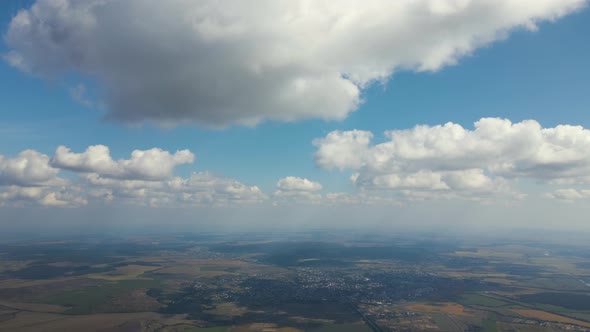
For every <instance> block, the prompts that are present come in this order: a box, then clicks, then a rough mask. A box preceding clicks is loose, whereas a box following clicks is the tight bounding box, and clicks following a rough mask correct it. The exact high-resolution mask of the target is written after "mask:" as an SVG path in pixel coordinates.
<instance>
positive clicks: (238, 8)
mask: <svg viewBox="0 0 590 332" xmlns="http://www.w3.org/2000/svg"><path fill="white" fill-rule="evenodd" d="M586 2H587V1H586V0H479V1H469V0H418V1H389V0H368V1H367V0H365V1H360V0H344V1H308V0H260V1H257V2H256V3H252V2H245V1H215V0H203V1H189V0H169V1H156V0H148V1H145V0H127V1H116V0H88V1H74V0H60V1H55V0H38V1H36V2H35V3H34V4H33V5H32V7H31V8H29V9H26V10H22V11H20V12H19V13H18V14H17V15H16V16H15V17H14V18H13V19H12V21H11V23H10V26H9V29H8V31H7V32H6V34H5V40H6V43H7V45H8V47H9V51H8V53H7V54H5V59H6V60H7V61H8V62H9V63H10V64H11V65H13V66H15V67H17V68H20V69H21V70H23V71H27V72H30V73H33V74H36V75H41V76H46V77H55V76H58V75H65V74H66V73H69V72H72V71H74V72H77V73H79V74H81V75H83V76H86V77H89V78H90V79H94V80H95V81H96V83H97V84H98V85H99V86H100V87H101V90H103V91H104V94H105V95H104V96H103V98H104V99H105V100H104V103H105V104H106V105H107V109H108V117H110V118H111V119H115V120H119V121H125V122H142V121H146V120H147V121H154V122H157V123H160V124H165V125H169V124H176V123H185V122H190V123H199V124H206V125H213V126H224V125H228V124H235V123H239V124H247V125H250V124H255V123H257V122H259V121H262V120H264V119H273V120H280V121H292V120H298V119H306V118H321V119H328V120H334V119H336V120H338V119H343V118H345V117H346V116H347V115H348V114H349V113H350V112H352V111H354V110H355V109H356V108H357V107H358V105H359V103H360V102H361V100H360V92H361V90H362V89H363V88H365V87H366V86H367V85H369V84H371V83H372V82H374V81H383V80H386V79H388V78H389V77H390V75H392V74H393V73H394V72H395V71H398V70H416V71H432V70H438V69H440V68H441V67H443V66H446V65H449V64H454V63H456V62H457V61H458V59H459V58H461V57H462V56H465V55H467V54H469V53H471V52H472V51H473V50H475V49H477V48H478V47H482V46H485V45H488V44H490V43H492V42H493V41H496V40H498V39H501V38H504V37H505V36H506V35H507V34H508V32H509V31H510V30H511V29H514V28H518V27H525V28H528V29H534V28H535V25H536V24H537V23H538V22H541V21H546V20H555V19H557V18H560V17H562V16H563V15H566V14H568V13H570V12H572V11H574V10H576V9H578V8H580V7H582V6H583V5H584V4H586ZM138 17H140V18H142V17H143V18H145V17H149V22H148V21H144V20H141V19H137V18H138ZM74 92H75V93H77V92H80V91H74ZM82 92H83V91H82ZM76 95H79V93H78V94H76Z"/></svg>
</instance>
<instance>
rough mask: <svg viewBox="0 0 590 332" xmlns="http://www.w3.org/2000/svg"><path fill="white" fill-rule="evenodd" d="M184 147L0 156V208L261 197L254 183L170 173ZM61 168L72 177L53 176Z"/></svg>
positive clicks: (183, 160)
mask: <svg viewBox="0 0 590 332" xmlns="http://www.w3.org/2000/svg"><path fill="white" fill-rule="evenodd" d="M194 158H195V156H194V154H193V153H192V152H190V151H189V150H180V151H177V152H175V153H170V152H168V151H164V150H162V149H159V148H153V149H149V150H134V151H133V152H132V153H131V158H129V159H120V160H114V159H113V158H112V157H111V155H110V151H109V148H108V147H106V146H104V145H94V146H89V147H88V148H87V149H86V151H84V152H82V153H74V152H71V151H70V149H69V148H67V147H65V146H59V147H58V148H57V149H56V151H55V154H54V155H53V156H52V157H49V156H47V155H45V154H42V153H39V152H37V151H34V150H26V151H23V152H21V153H20V154H19V155H18V156H16V157H14V158H7V157H4V156H2V155H0V206H4V205H11V206H29V205H42V206H79V205H86V204H89V203H96V204H102V203H111V202H115V203H119V204H134V205H148V206H183V205H186V206H195V205H208V206H215V205H229V204H243V203H256V202H260V201H262V200H264V199H266V198H267V196H266V195H265V194H264V193H263V192H262V191H261V190H260V189H259V188H258V187H256V186H249V185H245V184H243V183H241V182H239V181H237V180H234V179H231V178H225V177H219V176H215V175H213V174H210V173H192V174H191V175H190V176H189V177H187V178H182V177H179V176H175V175H174V169H175V167H176V166H178V165H181V164H187V163H192V162H193V161H194ZM61 170H67V171H71V172H74V173H76V174H77V175H78V176H77V177H75V178H68V179H66V178H62V177H59V172H60V171H61Z"/></svg>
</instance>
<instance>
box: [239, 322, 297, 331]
mask: <svg viewBox="0 0 590 332" xmlns="http://www.w3.org/2000/svg"><path fill="white" fill-rule="evenodd" d="M231 332H303V330H300V329H296V328H293V327H278V326H277V325H276V324H271V323H254V324H248V325H240V326H236V327H233V328H232V329H231Z"/></svg>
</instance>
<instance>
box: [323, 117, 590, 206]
mask: <svg viewBox="0 0 590 332" xmlns="http://www.w3.org/2000/svg"><path fill="white" fill-rule="evenodd" d="M385 136H386V138H387V139H388V140H387V141H386V142H384V143H380V144H375V145H370V142H369V140H370V138H371V137H372V135H371V133H370V132H364V131H349V132H340V131H335V132H331V133H329V134H328V135H327V136H326V137H325V138H321V139H316V140H315V141H314V144H315V146H316V147H317V151H316V155H315V157H316V162H317V163H318V165H320V166H321V167H324V168H326V169H332V168H340V169H343V168H348V169H353V170H355V171H356V172H355V173H354V174H353V175H352V177H351V180H352V181H353V183H354V184H355V185H356V186H358V187H360V188H363V189H393V190H399V191H404V190H407V191H408V192H410V193H412V192H413V193H414V194H415V192H416V191H440V192H443V193H444V192H452V193H461V192H463V193H465V194H466V195H467V196H470V195H472V194H474V193H478V194H485V193H496V192H511V191H510V188H509V186H508V180H509V179H513V178H530V179H536V180H541V181H546V182H552V183H583V182H588V181H589V180H590V130H587V129H585V128H582V127H580V126H569V125H559V126H556V127H554V128H542V127H541V125H540V124H539V123H538V122H536V121H532V120H528V121H522V122H519V123H512V122H510V121H509V120H507V119H497V118H483V119H481V120H479V121H477V122H476V123H475V129H474V130H469V129H465V128H463V127H462V126H460V125H458V124H454V123H447V124H445V125H438V126H417V127H415V128H413V129H409V130H393V131H388V132H386V133H385ZM511 194H515V193H512V192H511ZM428 195H429V194H428Z"/></svg>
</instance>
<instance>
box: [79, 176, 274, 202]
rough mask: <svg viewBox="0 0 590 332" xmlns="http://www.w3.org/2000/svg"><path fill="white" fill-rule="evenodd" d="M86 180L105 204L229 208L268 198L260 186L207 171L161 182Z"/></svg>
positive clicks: (95, 195)
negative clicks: (226, 206) (115, 202)
mask: <svg viewBox="0 0 590 332" xmlns="http://www.w3.org/2000/svg"><path fill="white" fill-rule="evenodd" d="M84 179H85V180H86V181H87V183H88V186H89V187H91V189H90V195H91V196H92V197H94V198H96V199H97V200H101V201H103V202H112V201H114V200H117V201H119V202H124V203H131V204H138V205H151V206H177V205H230V204H244V203H246V204H248V203H259V202H262V201H263V200H265V199H266V198H267V196H266V195H265V194H264V193H263V192H262V191H261V190H260V188H258V187H257V186H249V185H245V184H243V183H241V182H239V181H237V180H235V179H231V178H224V177H218V176H215V175H213V174H211V173H206V172H200V173H192V174H191V176H190V177H188V178H181V177H174V178H171V179H168V180H162V181H146V180H118V179H111V178H103V177H101V176H100V175H98V174H96V173H91V174H86V175H85V176H84Z"/></svg>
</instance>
